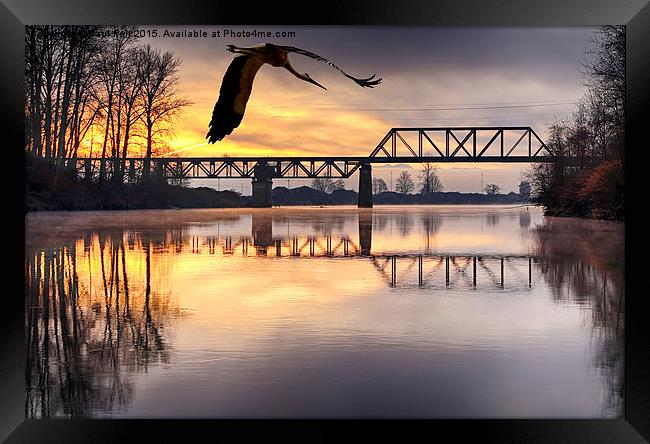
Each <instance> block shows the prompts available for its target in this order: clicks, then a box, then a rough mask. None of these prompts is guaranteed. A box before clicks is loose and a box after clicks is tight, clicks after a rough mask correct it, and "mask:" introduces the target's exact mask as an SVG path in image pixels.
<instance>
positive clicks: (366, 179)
mask: <svg viewBox="0 0 650 444" xmlns="http://www.w3.org/2000/svg"><path fill="white" fill-rule="evenodd" d="M358 207H359V208H372V168H371V166H370V164H369V163H364V164H362V165H361V168H359V203H358Z"/></svg>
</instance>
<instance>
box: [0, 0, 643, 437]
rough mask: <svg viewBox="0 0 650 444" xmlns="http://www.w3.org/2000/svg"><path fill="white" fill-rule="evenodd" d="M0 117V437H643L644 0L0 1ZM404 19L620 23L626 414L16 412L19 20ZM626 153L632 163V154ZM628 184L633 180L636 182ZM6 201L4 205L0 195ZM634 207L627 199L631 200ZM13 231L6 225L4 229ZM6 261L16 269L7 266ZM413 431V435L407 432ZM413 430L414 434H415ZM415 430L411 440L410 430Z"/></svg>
mask: <svg viewBox="0 0 650 444" xmlns="http://www.w3.org/2000/svg"><path fill="white" fill-rule="evenodd" d="M0 3H1V4H0V47H1V48H2V56H1V58H0V82H2V90H1V91H2V93H1V94H0V104H1V106H0V113H1V117H0V121H1V122H2V123H3V128H4V129H3V130H2V131H3V136H4V137H3V142H4V143H3V144H2V145H3V146H4V147H6V151H5V153H3V154H4V158H5V165H4V169H3V170H4V172H5V174H4V176H5V192H4V193H3V198H4V200H5V202H4V203H5V206H10V207H11V208H7V210H6V211H7V215H8V216H7V218H6V219H8V220H10V221H11V222H12V224H15V226H14V225H12V226H10V228H8V230H7V231H6V232H7V233H8V234H7V235H6V237H7V238H9V239H11V240H13V241H14V242H16V246H15V247H14V246H13V245H11V246H9V245H8V244H7V247H6V254H5V259H7V260H6V261H5V263H6V264H7V265H6V266H5V268H4V275H5V276H7V278H8V279H7V280H8V281H9V284H7V285H5V286H3V287H4V288H5V291H3V292H2V298H3V302H4V304H3V306H2V309H0V312H1V313H2V322H0V329H1V336H0V352H1V353H2V356H1V357H0V374H1V377H0V385H1V389H0V394H1V395H0V398H1V399H2V401H0V439H3V440H5V439H6V440H7V442H131V441H135V440H136V439H146V440H147V441H152V442H158V441H160V442H174V441H176V440H183V441H190V442H192V441H194V440H195V439H196V438H195V436H194V435H195V434H199V433H201V434H202V433H205V434H207V436H208V437H211V438H213V439H214V440H218V439H220V438H223V437H224V436H225V434H226V433H236V434H238V439H241V438H242V437H251V436H252V435H256V436H259V437H263V438H264V439H265V440H268V438H270V437H276V438H278V439H282V440H285V439H286V438H289V439H292V440H296V441H297V440H300V441H311V440H313V439H323V438H326V439H328V440H330V439H341V438H343V439H344V438H350V437H351V436H352V435H351V434H352V433H354V434H357V435H358V437H361V438H363V439H368V438H379V437H383V438H388V439H394V440H399V441H406V440H411V439H415V437H416V436H424V437H425V439H435V438H439V437H441V436H443V434H449V433H451V434H452V435H453V436H454V438H453V440H454V441H456V440H459V441H462V440H463V439H464V438H465V439H470V440H478V439H481V440H488V441H490V442H532V443H547V442H553V443H563V442H567V443H582V442H584V443H605V442H607V443H610V442H616V443H628V442H629V443H642V442H647V441H650V390H649V388H650V341H649V335H648V330H649V329H648V328H647V325H648V324H647V323H646V319H645V318H646V317H647V316H648V314H649V313H650V311H649V310H648V309H647V308H648V305H649V304H648V297H647V295H646V294H645V292H644V282H643V279H644V277H645V276H644V271H645V270H644V268H645V267H644V264H643V255H644V253H645V252H646V251H647V244H648V242H647V237H648V236H647V235H646V234H645V230H646V229H647V223H648V222H650V218H648V216H646V215H644V214H643V208H642V205H643V203H644V199H643V197H644V196H643V194H642V193H643V192H644V191H645V189H644V187H643V185H639V184H643V182H641V180H642V179H643V177H644V171H643V169H645V168H646V167H647V165H648V163H647V159H646V158H644V156H647V154H646V152H644V147H647V148H646V149H645V151H650V142H649V141H648V135H646V134H645V132H646V127H647V126H648V123H649V122H650V119H648V117H649V113H648V105H650V4H648V2H647V0H619V1H616V2H613V1H611V0H596V1H594V0H538V1H530V0H527V1H517V0H483V1H479V0H445V1H426V0H420V1H400V2H395V3H393V4H388V3H386V2H375V1H355V2H349V1H346V2H338V1H337V2H335V1H331V2H323V3H319V2H314V1H312V2H303V3H302V4H297V5H294V6H290V5H289V4H284V3H282V4H281V3H279V2H266V3H263V4H259V5H252V4H251V3H249V2H224V1H216V0H211V1H209V2H208V1H198V0H184V1H172V0H154V1H145V0H140V1H134V0H113V1H99V0H94V1H92V0H58V1H56V2H53V1H47V0H0ZM271 23H273V24H278V25H280V24H281V25H291V24H301V25H334V24H338V25H359V26H363V25H400V26H401V25H403V26H414V25H415V26H595V25H600V24H621V25H626V26H627V109H626V146H627V149H626V151H627V153H626V157H627V159H628V160H627V163H628V165H630V167H629V168H628V174H627V177H626V183H627V185H626V189H627V190H628V191H627V193H628V197H627V200H628V204H627V213H626V298H625V301H626V308H625V334H626V342H625V418H624V419H620V420H596V419H593V420H592V419H589V420H585V419H576V420H572V419H563V420H551V419H541V418H540V419H525V420H524V419H507V420H384V421H375V420H363V421H361V420H272V421H271V420H252V421H249V420H246V421H243V420H26V419H25V417H24V398H25V392H24V383H25V381H24V365H25V364H24V363H25V352H26V350H25V344H24V331H25V330H24V328H25V327H24V296H23V293H22V291H23V290H22V289H24V282H23V278H24V258H23V252H24V244H23V241H24V212H23V211H21V208H24V202H23V194H24V193H23V190H22V189H20V188H19V186H18V185H17V184H20V183H22V177H23V157H22V156H21V155H20V152H19V151H18V149H16V148H17V146H18V145H22V143H23V134H24V117H23V115H24V114H23V107H24V100H23V97H24V96H23V91H24V89H23V88H24V87H23V67H24V41H23V39H24V25H28V24H80V25H81V24H138V25H147V24H158V25H165V24H168V25H172V24H175V25H177V24H192V25H208V24H213V25H218V24H239V25H259V24H271ZM630 159H631V161H630ZM635 182H636V184H635ZM8 201H10V202H8ZM635 205H636V208H635ZM9 230H11V231H9ZM14 267H15V268H14ZM417 434H420V435H417ZM422 434H423V435H422ZM420 439H421V438H420Z"/></svg>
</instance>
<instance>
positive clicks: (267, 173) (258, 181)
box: [251, 162, 275, 208]
mask: <svg viewBox="0 0 650 444" xmlns="http://www.w3.org/2000/svg"><path fill="white" fill-rule="evenodd" d="M253 172H254V175H255V177H254V178H253V198H252V199H251V206H252V207H256V208H270V207H271V206H272V205H273V201H272V199H271V191H272V189H273V179H272V178H273V176H274V175H275V169H274V168H273V167H271V166H269V165H268V164H267V163H266V162H260V163H258V164H257V165H256V166H255V168H254V169H253Z"/></svg>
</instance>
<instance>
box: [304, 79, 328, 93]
mask: <svg viewBox="0 0 650 444" xmlns="http://www.w3.org/2000/svg"><path fill="white" fill-rule="evenodd" d="M307 81H308V82H309V83H313V84H314V85H316V86H320V87H321V88H323V89H324V90H325V91H327V88H325V87H324V86H323V85H321V84H320V83H318V82H317V81H316V80H314V79H312V78H311V77H310V78H308V79H307Z"/></svg>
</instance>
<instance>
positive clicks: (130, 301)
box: [25, 230, 179, 418]
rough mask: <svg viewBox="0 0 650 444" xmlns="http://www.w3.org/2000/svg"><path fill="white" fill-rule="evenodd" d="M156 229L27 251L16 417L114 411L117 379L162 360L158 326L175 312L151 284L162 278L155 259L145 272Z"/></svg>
mask: <svg viewBox="0 0 650 444" xmlns="http://www.w3.org/2000/svg"><path fill="white" fill-rule="evenodd" d="M160 234H161V233H155V232H154V233H150V234H147V235H136V234H135V233H128V235H127V234H125V233H123V232H122V231H121V230H118V231H112V232H111V231H109V232H104V233H102V234H98V235H97V234H95V235H92V236H89V235H86V236H84V238H82V239H80V240H79V241H78V242H70V243H67V244H65V245H59V246H56V247H52V246H49V247H45V248H43V249H40V250H37V251H31V252H28V254H27V256H26V266H27V270H26V272H27V273H26V289H25V290H26V306H25V310H26V330H27V331H26V341H27V346H28V353H27V362H26V369H25V386H26V401H25V415H26V417H28V418H34V417H36V418H48V417H90V416H96V414H97V413H98V412H100V413H101V412H119V411H123V410H124V409H125V408H126V406H127V405H128V404H129V403H130V401H131V400H132V398H133V385H132V384H131V382H130V381H129V377H128V376H127V375H130V374H133V373H135V372H139V371H144V372H146V371H147V370H148V368H149V366H150V365H152V364H166V363H169V362H170V346H169V341H168V340H167V339H166V338H165V324H166V323H168V321H169V319H170V318H171V317H174V316H176V315H178V314H179V312H178V309H176V308H175V307H174V306H173V305H172V304H171V303H170V298H169V295H165V294H160V293H158V292H157V291H156V290H154V289H156V288H166V286H158V285H152V280H153V279H160V278H161V277H162V276H164V275H165V270H164V268H165V262H164V261H160V264H157V267H156V268H155V270H156V272H155V273H154V272H153V271H152V270H154V267H152V255H154V254H155V248H156V244H157V243H160V241H161V239H160ZM163 235H164V233H163ZM125 238H126V240H127V242H126V243H125ZM125 244H126V245H125ZM134 244H137V245H134ZM142 268H144V270H143V269H142ZM80 274H82V275H83V276H82V277H80Z"/></svg>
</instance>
